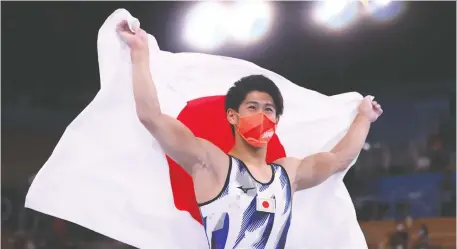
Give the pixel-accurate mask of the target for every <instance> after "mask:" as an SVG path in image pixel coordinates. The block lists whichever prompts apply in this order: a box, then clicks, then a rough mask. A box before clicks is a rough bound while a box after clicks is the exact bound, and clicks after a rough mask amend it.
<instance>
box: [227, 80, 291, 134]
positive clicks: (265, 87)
mask: <svg viewBox="0 0 457 249" xmlns="http://www.w3.org/2000/svg"><path fill="white" fill-rule="evenodd" d="M254 91H257V92H263V93H267V94H268V95H270V96H271V98H272V99H273V103H274V105H275V107H276V117H279V116H281V115H282V113H283V111H284V101H283V98H282V95H281V92H280V91H279V88H278V87H277V86H276V84H275V83H274V82H273V81H272V80H270V79H269V78H267V77H265V76H263V75H250V76H246V77H243V78H241V79H240V80H238V81H237V82H235V84H233V86H232V87H230V89H229V90H228V92H227V94H226V95H225V112H227V110H228V109H233V110H235V111H238V110H239V108H240V105H241V103H242V102H243V101H244V100H245V98H246V96H247V95H248V94H249V93H250V92H254ZM232 134H233V135H234V134H235V130H234V127H233V125H232Z"/></svg>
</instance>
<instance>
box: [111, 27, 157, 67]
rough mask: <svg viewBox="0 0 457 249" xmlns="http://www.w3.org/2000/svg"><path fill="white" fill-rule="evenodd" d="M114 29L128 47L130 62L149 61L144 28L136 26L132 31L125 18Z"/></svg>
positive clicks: (146, 36)
mask: <svg viewBox="0 0 457 249" xmlns="http://www.w3.org/2000/svg"><path fill="white" fill-rule="evenodd" d="M116 30H117V33H118V34H119V36H120V37H121V38H122V40H124V42H125V43H127V45H128V46H129V47H130V54H131V57H132V62H134V63H135V62H148V61H149V47H148V35H147V33H146V32H145V31H144V30H142V29H141V28H137V29H136V30H133V32H132V30H130V27H129V25H128V23H127V21H125V20H124V21H121V22H120V23H119V24H118V25H117V29H116Z"/></svg>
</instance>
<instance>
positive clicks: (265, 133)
mask: <svg viewBox="0 0 457 249" xmlns="http://www.w3.org/2000/svg"><path fill="white" fill-rule="evenodd" d="M273 134H275V133H274V132H273V131H272V130H269V131H266V132H264V133H263V134H262V139H265V138H270V137H272V136H273Z"/></svg>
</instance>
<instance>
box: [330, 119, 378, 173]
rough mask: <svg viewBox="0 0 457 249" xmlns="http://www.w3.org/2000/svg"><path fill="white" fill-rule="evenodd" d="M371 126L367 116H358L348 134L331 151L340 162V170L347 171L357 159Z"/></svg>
mask: <svg viewBox="0 0 457 249" xmlns="http://www.w3.org/2000/svg"><path fill="white" fill-rule="evenodd" d="M370 126H371V122H370V121H369V120H368V119H367V118H366V117H365V116H363V115H361V114H358V115H357V117H356V118H355V120H354V121H353V122H352V125H351V126H350V127H349V131H348V132H347V134H346V135H345V136H344V137H343V139H341V140H340V142H339V143H338V144H337V145H336V146H335V147H334V148H333V149H332V150H331V152H332V153H333V154H334V155H335V157H336V159H337V161H338V165H337V167H338V168H340V169H341V170H342V169H345V168H346V167H348V166H349V165H350V163H351V162H352V161H353V160H354V159H355V158H356V157H357V155H358V154H359V153H360V151H361V150H362V148H363V145H364V144H365V140H366V138H367V136H368V132H369V131H370Z"/></svg>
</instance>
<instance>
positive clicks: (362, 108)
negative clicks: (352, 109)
mask: <svg viewBox="0 0 457 249" xmlns="http://www.w3.org/2000/svg"><path fill="white" fill-rule="evenodd" d="M373 99H374V98H373V96H366V97H365V98H364V99H363V100H362V103H360V105H359V115H363V116H364V117H366V118H367V119H368V120H369V121H370V122H374V121H376V120H377V119H378V118H379V116H381V114H382V112H383V110H382V108H381V105H380V104H378V102H376V101H373Z"/></svg>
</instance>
